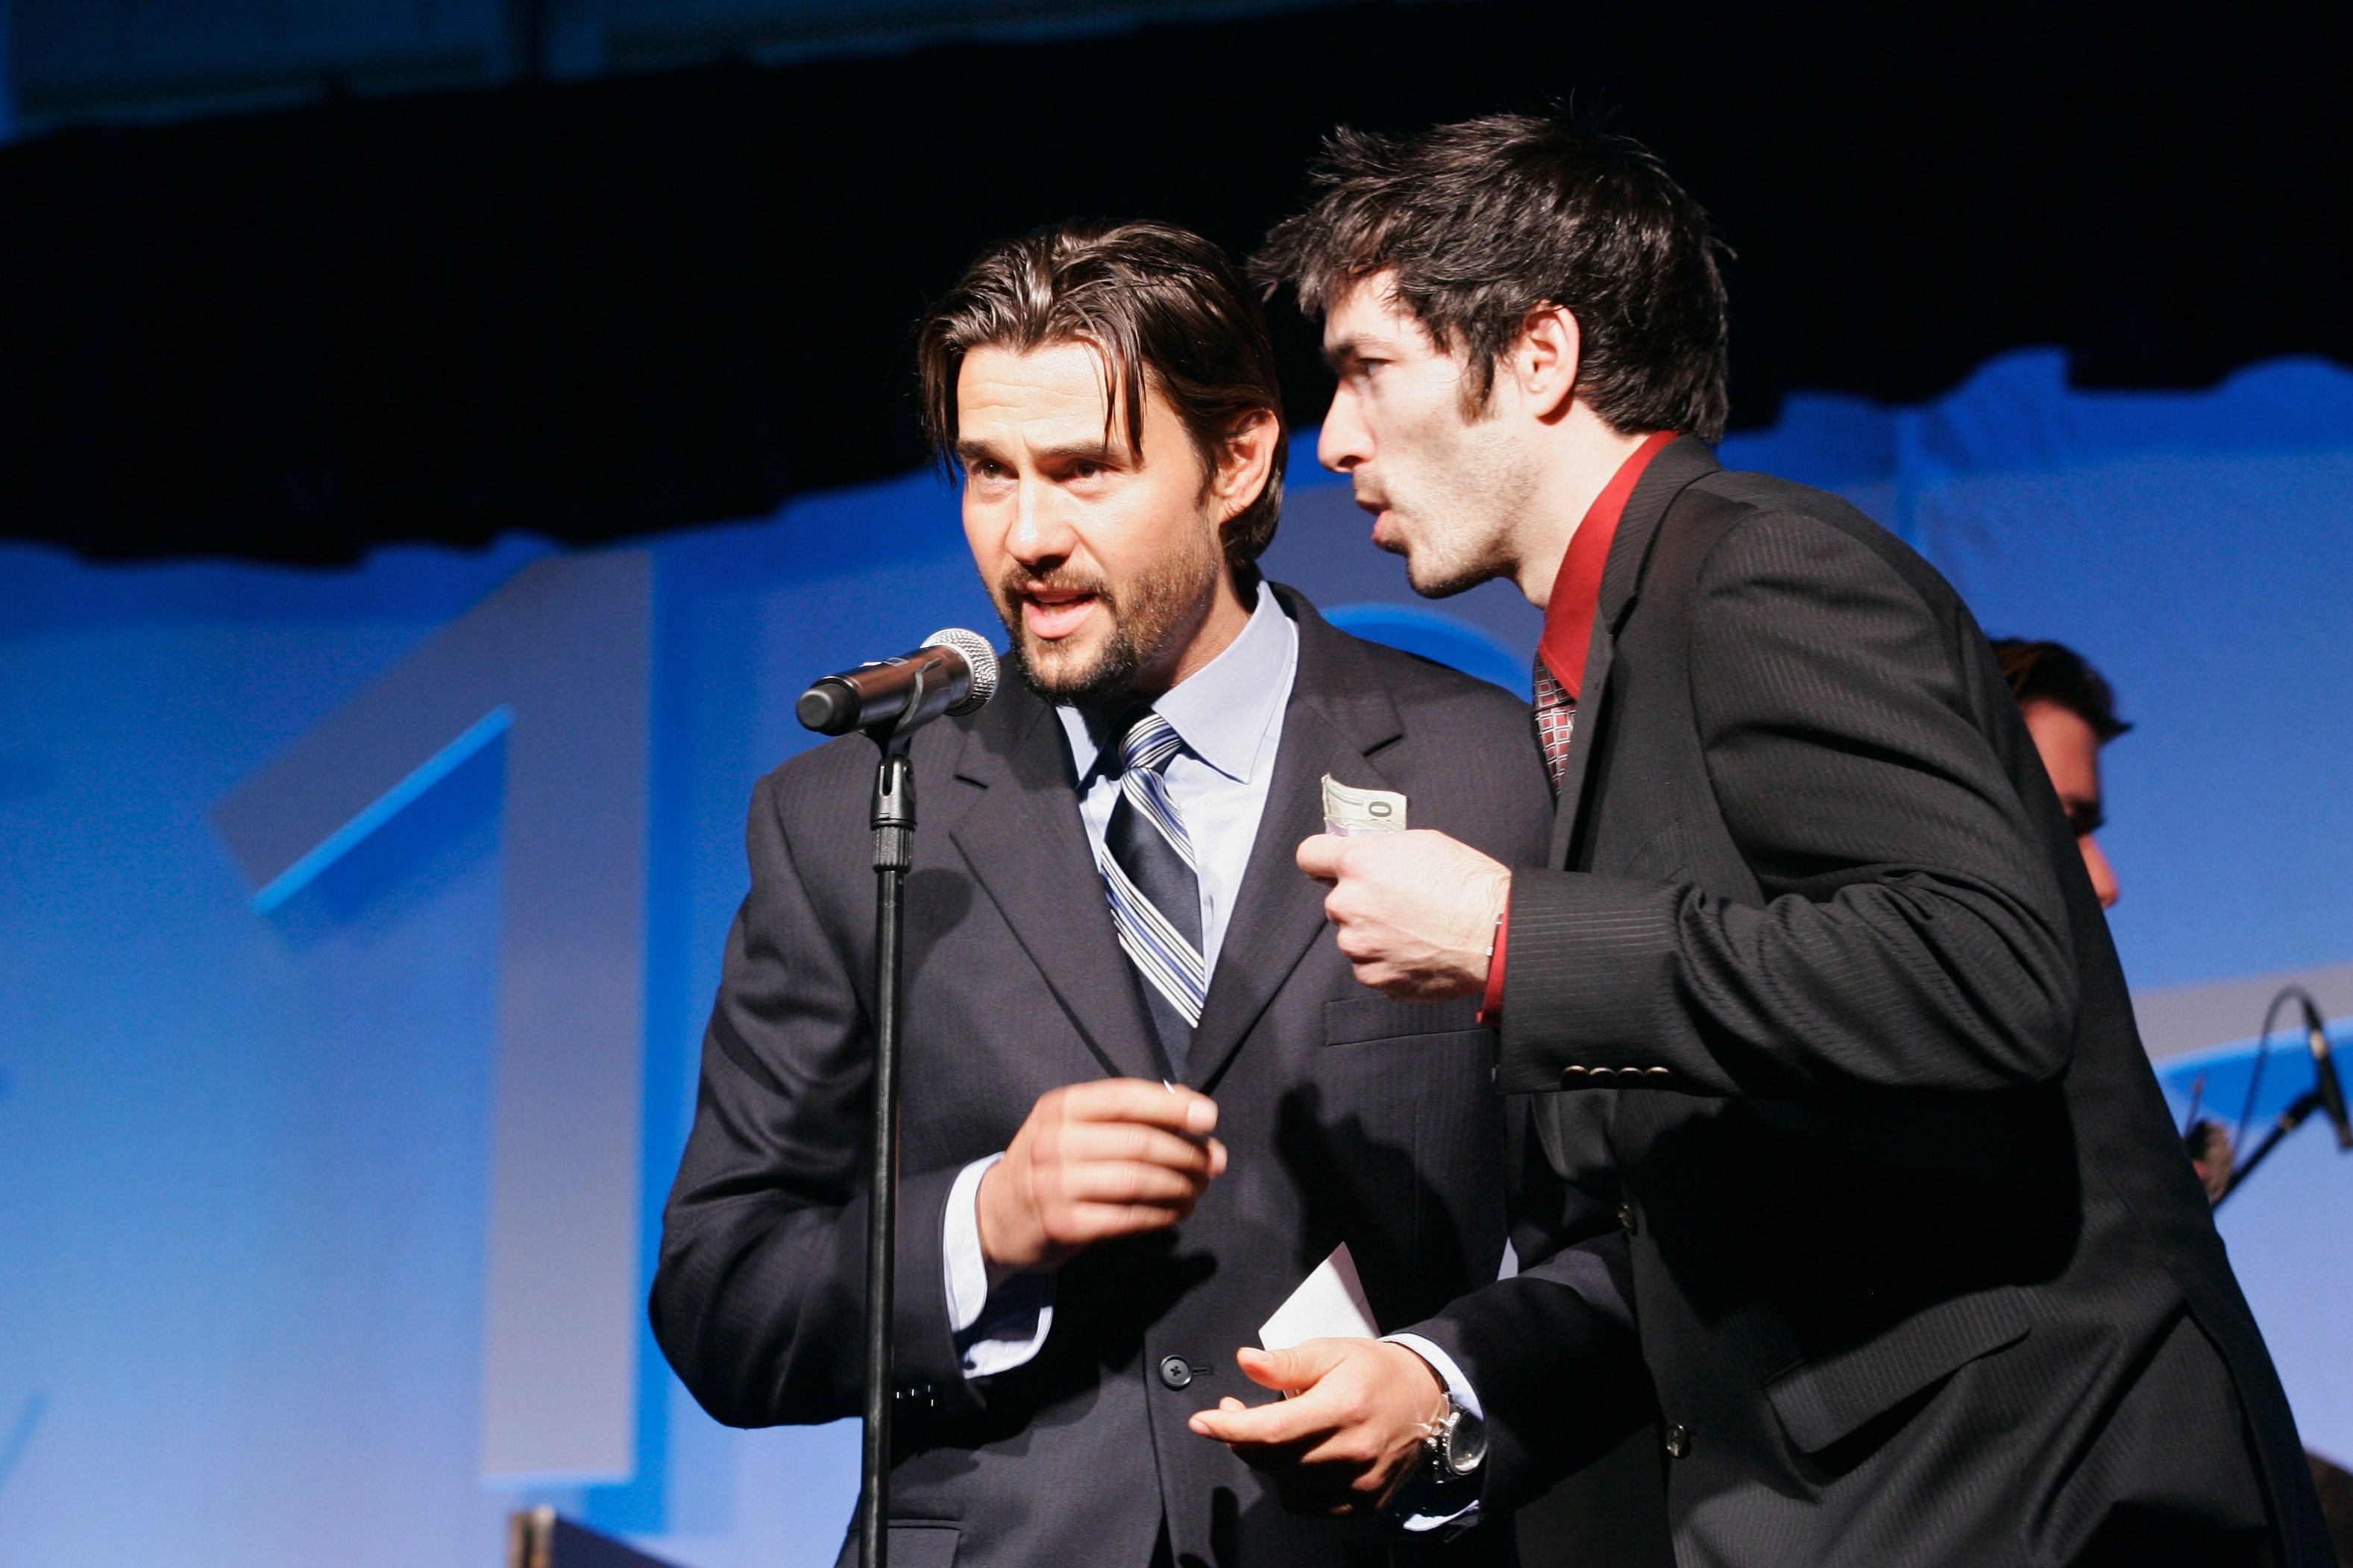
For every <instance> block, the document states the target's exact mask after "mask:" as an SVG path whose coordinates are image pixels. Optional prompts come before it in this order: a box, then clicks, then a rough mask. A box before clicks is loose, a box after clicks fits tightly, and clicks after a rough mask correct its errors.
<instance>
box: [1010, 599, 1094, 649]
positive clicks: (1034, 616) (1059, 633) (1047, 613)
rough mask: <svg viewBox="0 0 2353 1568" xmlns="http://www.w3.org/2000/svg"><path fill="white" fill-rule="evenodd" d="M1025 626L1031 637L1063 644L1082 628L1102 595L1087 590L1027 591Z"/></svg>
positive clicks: (1023, 610)
mask: <svg viewBox="0 0 2353 1568" xmlns="http://www.w3.org/2000/svg"><path fill="white" fill-rule="evenodd" d="M1020 597H1021V625H1022V626H1023V627H1024V628H1026V629H1027V630H1028V631H1029V635H1030V636H1031V637H1037V638H1039V639H1040V640H1042V641H1045V642H1060V640H1061V639H1062V638H1064V637H1069V636H1070V635H1071V633H1072V632H1075V631H1077V630H1078V629H1079V628H1080V627H1081V626H1084V625H1086V622H1087V617H1088V616H1090V615H1092V614H1093V613H1094V608H1095V605H1096V604H1097V602H1098V601H1099V600H1100V599H1101V597H1102V595H1098V594H1096V593H1094V592H1092V590H1089V589H1085V588H1024V589H1022V590H1021V591H1020Z"/></svg>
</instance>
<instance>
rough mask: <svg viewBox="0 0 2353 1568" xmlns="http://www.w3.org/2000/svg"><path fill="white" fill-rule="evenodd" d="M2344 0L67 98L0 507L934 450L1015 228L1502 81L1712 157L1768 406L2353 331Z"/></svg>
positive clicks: (1675, 23) (1394, 29) (1624, 23)
mask: <svg viewBox="0 0 2353 1568" xmlns="http://www.w3.org/2000/svg"><path fill="white" fill-rule="evenodd" d="M1768 12H1773V13H1776V14H1767V13H1768ZM2348 35H2353V11H2348V9H2347V8H2346V7H2345V6H2344V5H2342V4H2341V3H2339V4H2331V5H2314V4H2303V5H2293V4H2291V5H2271V6H2265V5H2250V6H2239V7H2232V8H2224V7H2217V6H2211V5H2179V4H2176V5H2165V4H2158V5H2146V6H2142V7H2138V8H2127V7H2124V6H2119V5H2105V6H2094V5H2083V4H2061V5H2026V4H2015V3H2013V4H2006V5H1990V4H1989V5H1974V6H1970V7H1967V8H1951V9H1941V10H1933V11H1922V10H1914V9H1908V8H1904V7H1892V6H1886V5H1871V6H1865V5H1852V4H1850V5H1816V6H1811V7H1803V8H1767V7H1755V6H1749V7H1733V6H1729V5H1719V6H1715V7H1708V8H1699V7H1686V8H1682V9H1678V10H1675V11H1673V12H1672V13H1670V12H1667V11H1663V10H1661V9H1658V8H1647V7H1646V8H1631V7H1586V6H1576V7H1571V6H1565V5H1557V4H1519V3H1502V0H1484V3H1480V0H1471V3H1462V4H1452V5H1358V6H1351V7H1340V8H1333V9H1319V10H1305V11H1295V12H1290V13H1285V14H1281V15H1276V16H1255V17H1250V18H1244V19H1237V20H1231V21H1225V22H1214V23H1193V24H1187V25H1172V26H1156V27H1151V28H1145V29H1140V30H1135V31H1130V32H1126V33H1123V34H1119V35H1116V36H1110V37H1090V38H1082V39H1066V40H1063V41H1058V42H1047V43H1033V44H989V45H956V46H943V47H934V48H929V49H923V50H920V51H916V52H911V53H904V54H897V55H890V56H879V57H870V58H856V59H837V60H828V61H822V62H818V63H812V64H807V65H800V66H795V67H789V68H754V67H752V66H749V65H735V66H716V67H704V68H695V69H691V70H681V71H676V72H669V73H660V74H649V75H640V76H631V77H614V78H607V79H597V80H592V81H586V82H578V83H560V84H558V83H522V84H518V85H515V86H511V87H506V88H501V89H481V90H472V91H463V92H449V93H442V94H434V95H427V96H417V97H408V98H394V99H366V100H342V101H334V102H329V103H325V104H322V105H318V106H314V107H311V108H305V109H300V110H288V111H284V112H280V113H274V114H260V115H253V116H248V117H244V118H238V119H233V120H214V121H196V122H192V123H186V124H182V125H177V126H172V127H168V128H160V129H147V130H107V131H74V132H60V133H58V134H56V135H52V136H49V137H47V138H45V139H42V140H39V141H36V142H26V143H23V144H19V145H17V146H15V147H11V148H8V149H6V150H5V151H0V224H4V225H5V234H6V236H7V243H6V245H5V249H0V356H4V357H0V363H5V367H6V376H5V384H0V533H5V534H6V535H11V536H15V537H17V538H32V539H43V540H49V541H55V542H59V543H62V544H64V545H67V546H69V547H70V548H72V549H75V550H77V551H79V552H82V553H84V554H86V555H89V556H91V557H98V558H119V559H142V558H158V557H175V556H187V555H201V554H231V555H239V556H246V557H252V558H260V559H269V560H278V561H287V562H305V563H333V562H342V561H349V560H352V559H353V558H355V557H356V556H358V555H359V554H360V553H361V552H364V551H365V550H367V549H368V548H369V547H371V546H372V545H375V544H376V543H380V542H388V541H395V540H439V541H446V542H454V543H471V542H480V541H483V540H486V539H488V538H490V537H491V536H492V535H495V534H496V533H498V532H501V531H505V530H509V529H523V530H532V531H539V532H543V533H546V534H549V535H552V536H554V537H556V538H560V539H564V540H568V541H575V542H594V541H600V540H607V539H612V538H617V537H620V536H625V535H631V534H638V533H644V532H649V531H656V530H660V529H667V528H674V527H679V526H683V525H688V524H693V523H698V522H708V521H718V520H724V519H734V518H743V517H749V516H756V515H761V514H764V513H765V512H767V511H769V510H772V509H773V508H774V507H775V506H776V504H777V502H779V501H780V500H783V499H784V498H786V497H787V496H789V495H792V494H794V493H796V492H798V491H803V490H807V489H817V488H823V487H828V486H835V485H841V484H846V483H852V482H857V481H860V480H866V479H877V478H881V477H883V476H887V475H891V474H894V473H898V472H902V471H903V470H905V469H907V468H910V467H912V466H913V465H915V464H917V463H919V462H921V461H922V452H921V450H920V447H919V446H918V444H917V441H916V438H915V435H914V428H913V400H912V397H911V395H910V374H909V368H908V349H909V329H910V326H911V324H912V322H913V319H914V317H915V315H916V313H917V312H918V311H919V310H921V309H922V307H923V303H924V301H925V300H927V299H928V298H930V297H931V296H932V295H934V294H935V293H936V292H938V291H939V290H940V289H943V288H944V286H945V285H946V284H947V283H949V282H950V281H951V280H952V279H954V278H955V274H956V272H957V271H958V269H959V268H961V266H962V265H963V264H964V262H965V261H966V260H967V259H968V258H970V256H971V255H972V253H973V252H974V251H975V250H976V248H977V247H979V246H980V245H981V244H983V243H984V242H986V241H987V240H988V239H991V238H994V237H999V236H1002V235H1006V234H1010V233H1015V232H1018V231H1020V230H1024V229H1027V228H1029V227H1032V226H1037V225H1039V224H1041V223H1045V222H1050V221H1052V220H1055V219H1058V218H1061V217H1065V216H1073V215H1086V216H1107V217H1116V216H1158V217H1165V218H1169V219H1173V220H1175V221H1177V222H1180V223H1185V224H1188V225H1191V226H1195V227H1198V228H1199V229H1201V230H1203V231H1204V232H1206V233H1208V234H1209V235H1210V236H1212V237H1215V238H1217V239H1218V240H1219V241H1221V242H1223V243H1224V244H1226V245H1227V246H1229V247H1232V248H1233V249H1235V250H1236V251H1238V252H1240V251H1247V250H1248V249H1249V248H1250V247H1251V246H1253V245H1254V244H1255V243H1256V242H1257V241H1258V240H1259V239H1260V238H1261V236H1263V234H1264V233H1265V231H1266V229H1267V227H1268V226H1269V225H1270V224H1271V223H1272V222H1273V221H1274V220H1275V219H1276V218H1278V217H1280V216H1282V215H1283V214H1284V213H1285V212H1287V211H1289V210H1291V209H1292V208H1293V206H1295V205H1298V203H1299V202H1300V201H1301V200H1302V198H1303V195H1304V192H1305V189H1306V184H1305V178H1304V172H1305V168H1306V165H1307V163H1308V162H1309V160H1310V159H1311V157H1312V156H1313V154H1314V151H1315V148H1316V145H1317V142H1318V141H1319V138H1320V137H1321V136H1322V135H1323V133H1324V132H1325V131H1326V130H1327V129H1328V128H1329V127H1331V126H1332V125H1333V124H1335V123H1336V122H1340V121H1346V122H1349V123H1353V124H1356V125H1361V126H1367V127H1372V128H1378V129H1389V130H1404V129H1410V128H1413V127H1417V126H1420V125H1423V124H1427V123H1430V122H1431V121H1438V120H1443V119H1450V118H1459V117H1461V116H1465V115H1470V114H1475V113H1481V112H1485V111H1490V110H1498V109H1537V110H1541V109H1545V108H1546V107H1548V106H1553V105H1565V106H1567V107H1568V108H1569V109H1570V110H1572V111H1573V112H1575V113H1577V115H1578V116H1580V117H1582V118H1585V119H1587V120H1588V121H1599V122H1600V123H1603V124H1606V125H1608V126H1609V128H1611V129H1615V130H1620V131H1623V132H1630V133H1631V134H1633V135H1636V136H1638V137H1641V139H1643V140H1644V141H1647V142H1650V143H1651V145H1652V146H1653V147H1655V148H1656V149H1657V150H1658V151H1659V152H1660V153H1662V154H1663V155H1664V156H1665V158H1666V159H1667V160H1668V163H1669V164H1670V166H1671V167H1672V168H1673V169H1674V170H1675V171H1676V172H1677V173H1678V174H1680V175H1681V177H1682V178H1683V181H1684V183H1685V184H1688V185H1689V186H1690V187H1691V188H1692V189H1693V190H1694V193H1695V194H1696V195H1698V196H1699V197H1700V199H1701V200H1702V201H1704V203H1705V204H1706V205H1708V206H1709V208H1710V209H1711V210H1712V212H1713V213H1714V214H1715V218H1716V221H1717V223H1718V226H1719V227H1720V228H1721V230H1722V232H1723V234H1724V236H1725V238H1726V240H1727V241H1728V242H1729V243H1730V245H1731V246H1732V247H1734V249H1735V251H1736V253H1737V259H1736V261H1735V262H1734V264H1733V266H1732V270H1731V280H1732V288H1733V308H1734V347H1733V363H1734V376H1735V405H1736V423H1737V424H1743V425H1756V424H1760V423H1765V422H1769V421H1770V420H1771V419H1772V418H1773V417H1774V416H1775V414H1776V412H1777V410H1778V406H1779V404H1780V401H1781V399H1782V397H1783V396H1784V395H1786V394H1788V392H1790V391H1793V390H1838V391H1848V392H1853V393H1859V394H1864V395H1870V396H1873V397H1876V398H1880V399H1883V400H1888V401H1912V400H1917V399H1920V398H1924V397H1927V396H1930V395H1935V394H1936V393H1939V392H1941V391H1943V390H1945V389H1947V388H1948V387H1950V386H1951V385H1953V384H1955V383H1956V382H1957V381H1958V380H1960V379H1961V378H1962V377H1964V376H1965V375H1967V374H1968V372H1969V371H1970V370H1971V369H1972V368H1973V367H1975V366H1976V365H1978V363H1982V362H1983V361H1984V360H1985V359H1986V358H1987V357H1988V356H1989V355H1991V354H1994V353H1999V352H2000V351H2002V350H2005V349H2010V348H2014V347H2021V346H2027V345H2035V344H2057V345H2061V346H2063V347H2064V348H2065V349H2066V350H2067V351H2068V353H2069V355H2070V363H2071V365H2072V367H2073V376H2074V378H2075V379H2076V381H2077V382H2078V383H2079V384H2084V385H2094V386H2131V387H2153V386H2195V385H2200V384H2208V383H2211V382H2212V381H2214V380H2215V379H2217V378H2219V377H2221V376H2222V375H2224V374H2228V373H2229V372H2230V371H2231V370H2232V369H2234V368H2235V367H2237V366H2240V365H2242V364H2244V363H2249V362H2251V361H2253V360H2257V359H2261V358H2264V357H2268V356H2271V355H2275V354H2282V353H2316V354H2325V355H2330V356H2334V357H2336V358H2338V359H2353V298H2348V295H2353V290H2348V280H2353V177H2348V154H2353V93H2348V91H2347V90H2346V88H2345V81H2344V73H2345V69H2346V61H2347V59H2348V49H2347V45H2348V41H2353V37H2348ZM1276 319H1277V331H1278V334H1279V337H1280V339H1281V341H1282V346H1283V352H1284V356H1285V367H1284V368H1285V374H1286V377H1287V384H1288V387H1289V391H1290V395H1291V398H1292V405H1293V406H1292V413H1293V417H1294V418H1296V419H1297V420H1299V421H1301V422H1303V423H1313V422H1314V420H1316V419H1317V417H1318V416H1319V415H1320V400H1321V397H1322V395H1323V394H1324V385H1325V384H1324V380H1323V376H1322V372H1321V370H1320V368H1319V366H1318V364H1317V362H1316V358H1315V353H1314V338H1313V335H1312V333H1311V332H1310V331H1309V330H1308V329H1307V327H1306V326H1305V324H1304V323H1303V322H1301V321H1299V320H1298V318H1297V317H1296V315H1295V314H1294V313H1293V312H1292V311H1291V310H1290V308H1289V306H1288V305H1287V304H1285V305H1282V306H1281V307H1279V309H1278V310H1277V312H1276Z"/></svg>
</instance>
